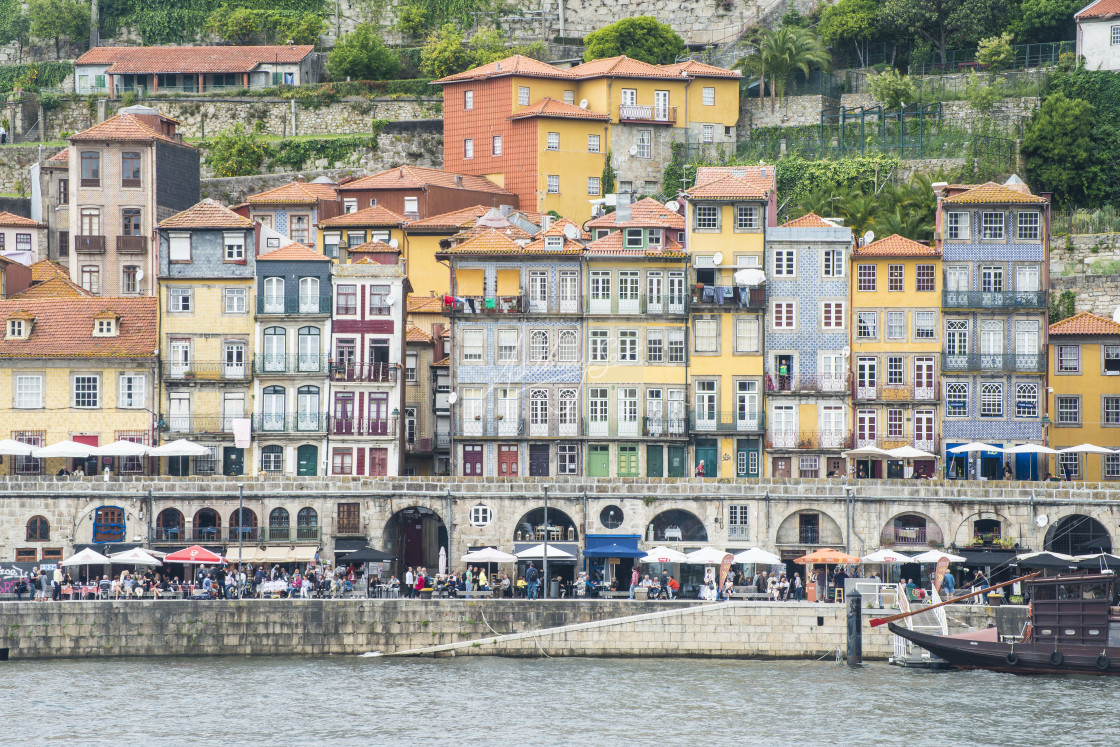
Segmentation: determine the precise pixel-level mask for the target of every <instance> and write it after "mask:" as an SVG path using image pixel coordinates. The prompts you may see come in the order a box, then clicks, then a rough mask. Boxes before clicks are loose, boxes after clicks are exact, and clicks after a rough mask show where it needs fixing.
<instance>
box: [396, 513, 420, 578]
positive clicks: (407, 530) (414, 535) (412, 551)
mask: <svg viewBox="0 0 1120 747" xmlns="http://www.w3.org/2000/svg"><path fill="white" fill-rule="evenodd" d="M401 522H402V523H403V525H404V526H402V527H401V556H402V557H403V559H404V564H405V565H406V566H408V565H411V566H418V565H424V522H423V520H422V519H421V518H420V516H419V515H415V516H413V515H411V514H407V513H406V514H402V515H401Z"/></svg>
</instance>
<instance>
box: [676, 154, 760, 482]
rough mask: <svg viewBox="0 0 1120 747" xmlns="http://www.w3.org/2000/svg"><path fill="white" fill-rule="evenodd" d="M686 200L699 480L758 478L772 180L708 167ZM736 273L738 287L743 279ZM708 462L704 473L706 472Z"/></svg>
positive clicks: (695, 461)
mask: <svg viewBox="0 0 1120 747" xmlns="http://www.w3.org/2000/svg"><path fill="white" fill-rule="evenodd" d="M703 171H704V173H703V174H701V175H698V178H697V184H696V186H694V187H693V188H692V189H690V190H689V191H688V194H687V195H685V198H686V199H685V203H686V205H687V213H686V225H687V230H688V254H689V257H690V258H691V262H690V265H691V267H692V269H691V273H692V276H691V290H690V293H691V304H690V305H689V331H690V335H689V338H690V340H691V345H690V346H689V363H688V384H689V389H690V390H691V401H692V415H691V417H690V418H689V429H690V431H691V433H692V441H693V444H692V451H693V454H692V463H691V465H690V468H691V470H692V474H701V473H702V474H703V476H704V477H731V476H737V477H758V476H759V475H760V474H761V460H762V433H763V417H762V413H763V409H762V385H763V384H762V382H763V378H762V377H763V358H762V339H763V327H762V323H763V312H764V310H765V308H766V289H765V287H764V286H763V280H764V278H765V276H764V274H763V272H762V269H761V268H762V265H763V261H764V252H765V230H766V216H767V207H768V205H769V202H770V198H771V196H772V194H773V192H772V182H773V172H772V171H771V173H770V175H769V178H767V175H766V174H765V168H763V169H762V171H763V173H762V174H761V175H759V174H758V173H757V172H758V171H759V170H758V169H754V170H752V173H751V175H749V176H748V175H747V174H746V173H745V172H742V173H738V174H737V173H735V171H736V170H735V169H731V168H721V169H714V168H709V169H704V170H703ZM737 274H738V279H736V275H737ZM701 463H703V467H701Z"/></svg>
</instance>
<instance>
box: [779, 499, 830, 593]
mask: <svg viewBox="0 0 1120 747" xmlns="http://www.w3.org/2000/svg"><path fill="white" fill-rule="evenodd" d="M775 544H777V546H778V556H779V557H780V558H781V559H782V562H783V563H784V564H785V567H786V576H787V577H788V578H789V579H790V580H791V581H792V580H793V577H794V576H795V575H797V576H801V579H802V581H803V582H804V581H805V578H806V577H805V566H802V565H798V564H797V563H795V562H794V559H795V558H800V557H801V556H802V555H805V554H806V553H809V552H812V551H813V550H816V549H819V548H822V547H832V548H836V549H842V548H843V547H844V533H843V532H842V531H840V525H839V524H837V523H836V520H835V519H833V518H832V517H831V516H829V515H828V514H826V513H822V512H820V511H794V512H793V513H792V514H790V515H789V516H787V517H786V518H785V519H784V520H782V523H781V524H779V525H778V534H777V535H776V538H775Z"/></svg>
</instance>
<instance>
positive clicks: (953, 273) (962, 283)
mask: <svg viewBox="0 0 1120 747" xmlns="http://www.w3.org/2000/svg"><path fill="white" fill-rule="evenodd" d="M969 285H970V273H969V270H968V267H966V266H964V265H954V266H952V267H946V268H945V290H947V291H966V290H968V289H969Z"/></svg>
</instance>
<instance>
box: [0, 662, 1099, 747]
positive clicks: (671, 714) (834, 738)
mask: <svg viewBox="0 0 1120 747" xmlns="http://www.w3.org/2000/svg"><path fill="white" fill-rule="evenodd" d="M0 703H2V704H3V711H4V715H5V716H6V722H7V723H6V725H5V729H6V730H7V734H8V738H5V737H0V742H2V743H7V744H21V745H26V744H42V743H46V742H52V743H55V744H59V743H61V744H72V743H78V742H82V743H87V744H89V743H92V744H114V745H141V744H143V745H152V744H160V745H163V744H168V745H171V744H176V745H177V744H184V743H199V742H208V743H212V744H270V745H286V744H309V745H310V744H315V745H323V744H330V745H334V744H343V745H351V744H355V745H356V744H361V745H392V746H393V747H404V746H405V745H413V744H451V745H579V746H580V747H592V746H593V745H615V746H618V745H627V746H628V747H631V746H632V747H637V745H660V744H667V745H696V746H698V747H699V746H701V745H704V746H706V745H713V746H714V745H728V744H743V743H751V744H762V745H786V744H807V743H818V744H827V745H837V746H839V745H850V744H857V743H858V744H883V745H887V744H891V745H897V744H902V743H905V744H906V745H907V747H920V746H923V745H939V746H940V745H947V744H949V745H991V744H993V743H1002V744H1006V745H1047V746H1049V745H1061V744H1077V745H1096V744H1101V745H1103V744H1115V743H1116V741H1117V740H1118V739H1120V718H1118V716H1117V711H1118V707H1120V678H1115V677H1112V678H1084V679H1077V678H1027V677H1016V676H1014V675H1003V674H993V673H989V672H928V671H922V670H904V669H900V668H897V667H892V666H890V665H887V664H884V663H872V664H868V665H866V666H864V667H862V668H860V669H858V670H851V669H848V668H847V667H844V666H840V665H837V664H835V663H833V662H831V661H830V662H791V661H780V662H768V661H710V660H696V659H647V660H634V659H571V658H563V659H561V658H553V659H500V658H490V657H458V658H450V659H395V658H385V657H381V658H362V657H357V656H353V657H341V656H333V657H327V658H263V657H262V658H192V659H185V658H184V659H106V660H78V661H32V662H21V661H9V662H4V663H0ZM17 714H22V715H17Z"/></svg>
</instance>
